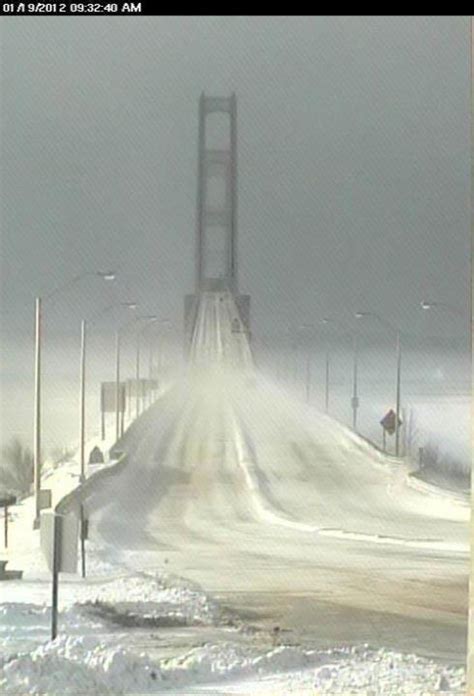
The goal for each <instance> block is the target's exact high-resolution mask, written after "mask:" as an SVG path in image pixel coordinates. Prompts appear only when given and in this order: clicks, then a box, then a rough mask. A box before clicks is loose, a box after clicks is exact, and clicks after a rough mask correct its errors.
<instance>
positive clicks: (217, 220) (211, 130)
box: [184, 94, 250, 346]
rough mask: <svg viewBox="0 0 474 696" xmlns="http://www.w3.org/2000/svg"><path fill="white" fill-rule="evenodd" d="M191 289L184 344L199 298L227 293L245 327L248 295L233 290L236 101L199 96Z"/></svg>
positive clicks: (188, 339)
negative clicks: (193, 287)
mask: <svg viewBox="0 0 474 696" xmlns="http://www.w3.org/2000/svg"><path fill="white" fill-rule="evenodd" d="M195 253H196V258H195V269H196V270H195V294H194V295H187V296H186V298H185V307H184V313H185V341H186V346H189V343H190V340H191V337H192V332H193V328H194V322H195V318H196V312H197V307H198V303H199V297H200V295H201V293H203V292H217V293H219V292H226V291H228V292H231V293H232V295H233V297H234V300H235V303H236V305H237V308H238V311H239V314H240V317H241V320H242V322H243V323H244V325H245V326H246V327H247V329H248V328H249V313H250V296H249V295H240V294H239V291H238V276H237V270H238V263H237V256H238V254H237V100H236V97H235V94H232V95H231V96H230V97H210V96H206V95H205V94H201V97H200V99H199V135H198V177H197V210H196V252H195Z"/></svg>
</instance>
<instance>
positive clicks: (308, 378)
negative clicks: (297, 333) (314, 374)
mask: <svg viewBox="0 0 474 696" xmlns="http://www.w3.org/2000/svg"><path fill="white" fill-rule="evenodd" d="M310 397H311V354H310V352H309V348H308V350H307V351H306V403H307V404H309V401H310Z"/></svg>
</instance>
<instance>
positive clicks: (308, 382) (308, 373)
mask: <svg viewBox="0 0 474 696" xmlns="http://www.w3.org/2000/svg"><path fill="white" fill-rule="evenodd" d="M306 330H310V331H313V330H314V326H312V325H311V324H302V325H301V326H300V327H299V328H298V329H297V332H296V339H297V340H298V333H299V332H300V331H306ZM311 381H312V375H311V355H310V351H309V347H307V349H306V377H305V394H306V403H307V404H309V401H310V398H311Z"/></svg>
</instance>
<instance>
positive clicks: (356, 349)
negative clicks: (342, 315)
mask: <svg viewBox="0 0 474 696" xmlns="http://www.w3.org/2000/svg"><path fill="white" fill-rule="evenodd" d="M322 323H323V324H335V325H337V326H340V327H341V329H342V330H343V331H347V332H348V333H350V334H352V349H353V369H352V399H351V406H352V429H353V430H357V409H358V408H359V396H358V384H357V377H358V356H359V346H358V340H357V332H356V331H352V330H351V329H350V328H349V327H347V326H346V325H345V324H343V323H342V322H341V321H339V320H337V319H333V318H332V317H324V318H323V319H322ZM326 388H327V393H328V396H327V403H328V404H329V358H328V359H327V361H326Z"/></svg>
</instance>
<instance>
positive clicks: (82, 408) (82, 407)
mask: <svg viewBox="0 0 474 696" xmlns="http://www.w3.org/2000/svg"><path fill="white" fill-rule="evenodd" d="M137 306H138V304H137V303H136V302H115V303H114V304H111V305H109V306H108V307H105V309H103V310H102V311H101V312H99V313H98V314H96V315H95V316H94V317H92V319H90V320H89V322H87V321H86V319H83V320H82V321H81V357H80V396H79V464H80V470H81V482H82V481H84V480H85V477H86V475H85V466H86V465H85V434H86V432H85V431H86V425H85V422H86V398H85V397H86V336H87V324H88V323H92V322H94V321H96V320H97V319H99V318H101V317H103V316H104V314H106V313H107V312H108V311H110V310H111V309H114V308H116V307H127V308H128V309H136V308H137Z"/></svg>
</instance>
